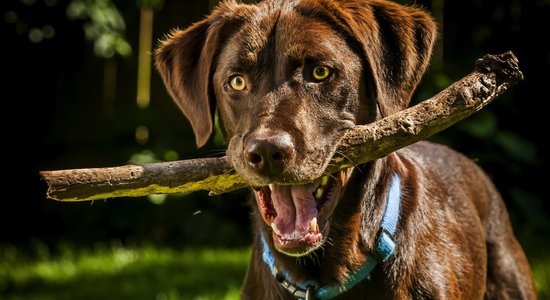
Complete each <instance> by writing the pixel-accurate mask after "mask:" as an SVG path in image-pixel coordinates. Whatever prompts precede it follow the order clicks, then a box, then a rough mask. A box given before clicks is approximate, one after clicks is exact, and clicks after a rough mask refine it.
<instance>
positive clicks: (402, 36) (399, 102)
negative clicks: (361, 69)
mask: <svg viewBox="0 0 550 300" xmlns="http://www.w3.org/2000/svg"><path fill="white" fill-rule="evenodd" d="M339 7H340V8H341V9H343V10H340V17H341V18H342V19H343V20H344V22H345V23H347V26H348V28H349V30H351V33H352V35H353V36H354V37H355V38H356V39H357V40H358V41H359V43H360V44H361V46H362V47H363V51H364V55H365V56H366V57H365V58H366V60H367V61H368V63H369V66H370V69H371V70H370V71H371V76H372V77H373V78H372V80H373V82H374V86H375V87H376V97H377V99H376V100H377V102H378V106H379V108H380V112H381V114H382V116H388V115H391V114H393V113H395V112H397V111H400V110H403V109H405V108H406V107H407V106H408V105H409V102H410V100H411V97H412V94H413V92H414V90H415V88H416V86H417V84H418V82H419V81H420V78H421V77H422V74H424V71H425V70H426V67H427V66H428V62H429V60H430V57H431V53H432V48H433V44H434V42H435V39H436V36H437V34H436V24H435V22H434V21H433V19H432V18H431V16H430V15H429V14H428V13H426V12H425V11H424V10H422V9H420V8H418V7H408V6H403V5H400V4H396V3H393V2H389V1H385V0H373V1H365V0H350V1H342V2H341V3H340V4H339Z"/></svg>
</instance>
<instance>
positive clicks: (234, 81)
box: [229, 75, 246, 91]
mask: <svg viewBox="0 0 550 300" xmlns="http://www.w3.org/2000/svg"><path fill="white" fill-rule="evenodd" d="M229 85H231V88H232V89H234V90H235V91H242V90H244V89H245V88H246V81H245V80H244V77H242V76H241V75H233V76H231V78H230V79H229Z"/></svg>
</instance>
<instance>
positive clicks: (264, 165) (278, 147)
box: [245, 131, 295, 176]
mask: <svg viewBox="0 0 550 300" xmlns="http://www.w3.org/2000/svg"><path fill="white" fill-rule="evenodd" d="M294 152H295V150H294V144H293V143H292V138H291V137H290V134H288V133H286V132H283V131H277V132H269V133H266V132H264V133H259V134H254V133H253V134H251V135H250V136H248V138H247V139H246V144H245V155H246V159H247V161H248V164H249V165H250V166H251V167H252V168H253V169H255V170H256V171H257V172H258V173H260V174H262V175H265V176H273V175H277V174H279V173H280V172H281V171H282V170H283V169H284V167H285V164H286V163H287V162H288V161H290V160H291V159H292V157H293V156H294Z"/></svg>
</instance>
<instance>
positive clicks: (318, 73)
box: [313, 66, 330, 81]
mask: <svg viewBox="0 0 550 300" xmlns="http://www.w3.org/2000/svg"><path fill="white" fill-rule="evenodd" d="M329 76H330V69H329V68H328V67H325V66H316V67H315V68H313V78H315V80H319V81H321V80H325V79H327V78H328V77H329Z"/></svg>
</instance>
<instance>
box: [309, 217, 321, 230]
mask: <svg viewBox="0 0 550 300" xmlns="http://www.w3.org/2000/svg"><path fill="white" fill-rule="evenodd" d="M318 231H319V225H317V218H313V219H312V220H311V221H310V222H309V232H318Z"/></svg>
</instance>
